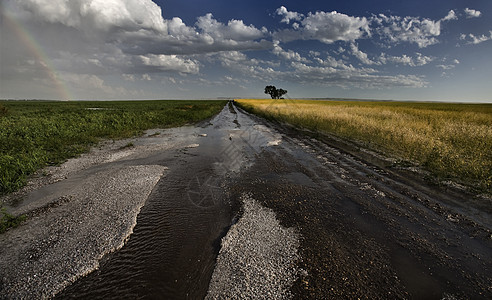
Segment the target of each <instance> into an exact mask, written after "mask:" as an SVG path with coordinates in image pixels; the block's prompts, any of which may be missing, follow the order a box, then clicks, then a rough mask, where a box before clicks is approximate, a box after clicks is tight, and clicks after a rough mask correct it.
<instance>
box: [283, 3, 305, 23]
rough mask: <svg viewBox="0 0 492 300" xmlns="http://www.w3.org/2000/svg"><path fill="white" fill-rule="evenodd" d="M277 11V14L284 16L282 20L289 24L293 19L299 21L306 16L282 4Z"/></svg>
mask: <svg viewBox="0 0 492 300" xmlns="http://www.w3.org/2000/svg"><path fill="white" fill-rule="evenodd" d="M276 13H277V15H280V16H283V17H284V18H283V19H282V21H280V22H283V23H287V24H289V23H290V21H291V20H296V21H299V20H301V19H302V17H304V15H303V14H300V13H298V12H292V11H288V10H287V8H286V7H285V6H280V7H279V8H277V10H276ZM296 24H297V23H296Z"/></svg>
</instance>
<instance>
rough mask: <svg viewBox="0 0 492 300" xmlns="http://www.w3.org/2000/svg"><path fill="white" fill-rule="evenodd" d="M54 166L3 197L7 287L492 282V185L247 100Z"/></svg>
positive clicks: (149, 290)
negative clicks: (324, 135)
mask: <svg viewBox="0 0 492 300" xmlns="http://www.w3.org/2000/svg"><path fill="white" fill-rule="evenodd" d="M43 173H44V174H43V175H41V173H40V176H39V177H38V178H35V179H34V180H33V181H32V182H31V184H30V185H29V186H28V187H27V188H26V189H24V190H23V191H20V192H18V193H16V194H13V195H9V196H8V197H5V198H3V199H2V201H3V202H4V203H5V204H6V205H7V207H8V210H9V211H10V212H11V213H12V214H27V215H28V220H27V221H26V222H25V223H24V224H23V225H22V226H20V227H18V228H16V229H12V230H9V231H8V232H6V233H5V234H2V235H0V298H1V299H4V298H5V299H15V298H32V297H34V298H52V297H54V298H59V299H67V298H68V299H71V298H76V299H108V298H109V299H122V298H128V299H134V298H145V299H203V298H207V299H231V298H233V299H241V298H243V299H251V298H264V299H286V298H295V299H341V298H346V299H357V298H366V299H369V298H370V299H374V298H383V299H491V298H492V275H490V274H492V235H491V234H492V218H491V216H492V204H491V200H490V199H488V198H486V197H478V196H473V195H468V194H466V193H463V192H460V191H458V190H451V189H450V188H443V187H436V186H431V185H429V184H427V183H426V182H425V181H424V180H421V179H420V178H419V176H417V175H415V174H410V173H408V172H406V171H404V170H398V169H397V168H396V167H392V166H391V164H389V163H387V161H385V160H384V159H381V158H380V157H375V156H374V157H372V156H371V154H370V153H369V154H368V152H367V151H364V150H363V149H358V148H357V147H356V146H353V145H350V144H348V143H345V142H343V141H337V140H334V139H330V140H327V139H325V141H324V142H320V141H318V140H315V139H313V138H311V137H309V136H307V135H305V134H302V133H299V132H297V131H295V130H292V129H289V128H286V127H283V126H281V125H278V124H272V123H270V122H267V121H265V120H263V119H260V118H257V117H256V116H252V115H249V114H247V113H245V112H243V111H242V110H241V109H238V108H237V107H235V106H234V105H233V103H232V102H231V103H229V105H227V106H226V107H225V108H224V109H223V111H222V112H221V113H220V114H219V115H217V116H216V117H215V118H213V119H211V120H209V121H206V122H203V123H201V124H198V125H197V126H186V127H181V128H174V129H165V130H157V129H156V130H151V131H148V132H146V134H145V135H144V136H142V137H139V138H135V139H131V140H125V141H117V142H107V143H105V144H102V145H101V146H100V147H99V148H97V149H94V150H93V151H92V152H91V153H89V154H86V155H83V156H82V157H80V158H77V159H74V160H70V161H68V162H67V163H65V164H64V165H62V166H59V167H54V168H51V169H47V170H44V171H43Z"/></svg>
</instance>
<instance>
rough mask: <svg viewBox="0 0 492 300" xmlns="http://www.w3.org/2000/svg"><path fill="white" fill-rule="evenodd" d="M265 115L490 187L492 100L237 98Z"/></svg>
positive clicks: (473, 184)
mask: <svg viewBox="0 0 492 300" xmlns="http://www.w3.org/2000/svg"><path fill="white" fill-rule="evenodd" d="M236 102H237V103H239V105H240V106H241V107H243V108H244V109H246V110H248V111H250V112H253V113H256V114H259V115H262V116H264V117H266V118H268V119H274V120H276V121H279V122H285V123H289V124H292V125H294V126H297V127H301V128H305V129H309V130H312V131H315V132H320V133H329V134H332V135H335V136H338V137H341V138H344V139H349V140H352V141H356V142H358V143H361V144H362V145H364V146H365V147H367V148H369V149H374V150H377V151H380V152H382V153H384V154H386V155H388V156H391V157H394V158H398V159H402V160H403V161H406V162H409V163H412V164H416V165H419V166H421V167H423V168H424V169H426V170H428V171H429V172H431V174H432V175H434V176H436V177H438V178H439V179H440V180H446V179H453V180H455V181H458V182H460V183H464V184H466V185H468V186H471V187H474V188H477V189H479V190H481V191H488V192H489V193H490V191H491V188H492V104H450V103H415V102H382V101H314V100H251V99H241V100H236Z"/></svg>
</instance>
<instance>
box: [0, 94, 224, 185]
mask: <svg viewBox="0 0 492 300" xmlns="http://www.w3.org/2000/svg"><path fill="white" fill-rule="evenodd" d="M225 104H226V101H108V102H107V101H92V102H85V101H84V102H82V101H78V102H48V101H0V195H1V194H5V193H9V192H12V191H15V190H17V189H19V188H20V187H22V186H23V185H25V183H26V179H27V177H28V176H29V175H30V174H32V173H33V172H35V171H36V170H38V169H40V168H42V167H44V166H46V165H55V164H59V163H60V162H63V161H64V160H66V159H67V158H70V157H74V156H77V155H79V154H81V153H83V152H85V151H87V150H88V149H89V147H90V146H91V145H94V144H95V143H97V142H98V141H100V140H101V139H107V138H111V139H119V138H125V137H131V136H134V135H138V134H141V133H142V131H143V130H146V129H150V128H165V127H173V126H180V125H184V124H186V123H194V122H197V121H199V120H203V119H207V118H209V117H212V116H213V115H215V114H217V113H218V112H220V110H221V109H222V108H223V107H224V105H225Z"/></svg>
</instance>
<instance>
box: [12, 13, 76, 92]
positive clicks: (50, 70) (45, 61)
mask: <svg viewBox="0 0 492 300" xmlns="http://www.w3.org/2000/svg"><path fill="white" fill-rule="evenodd" d="M3 17H4V21H5V23H4V24H6V25H7V26H9V27H11V28H12V30H13V32H14V34H15V35H16V36H17V37H18V38H19V40H20V41H21V42H22V44H24V46H26V47H27V49H28V50H29V51H30V52H31V53H32V54H33V55H34V57H35V58H36V60H38V61H39V64H40V65H41V66H43V69H44V71H45V73H46V75H47V76H48V77H49V78H50V79H51V81H52V82H53V84H54V86H55V89H56V93H57V95H58V98H59V99H58V100H67V101H68V100H71V99H73V97H72V96H71V94H70V92H69V90H68V88H67V86H66V85H65V84H64V83H63V82H62V81H61V80H60V78H59V77H58V76H57V73H56V70H55V68H54V67H53V66H52V65H51V61H50V59H49V58H48V56H47V55H46V54H45V52H44V51H43V48H42V47H41V45H40V44H39V43H38V42H37V41H36V40H35V39H34V37H33V36H32V35H31V34H30V33H29V32H28V31H27V29H26V28H25V27H24V25H22V24H21V23H20V22H18V21H17V20H15V19H14V18H12V17H10V16H9V15H8V14H7V13H4V14H3Z"/></svg>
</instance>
